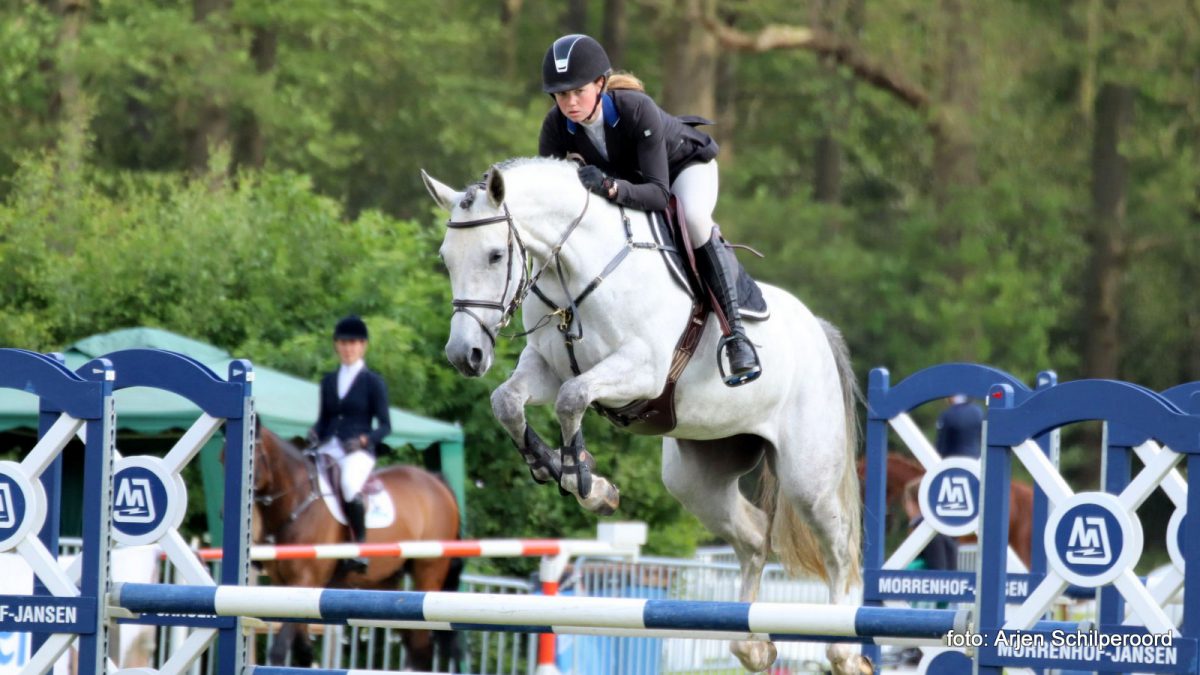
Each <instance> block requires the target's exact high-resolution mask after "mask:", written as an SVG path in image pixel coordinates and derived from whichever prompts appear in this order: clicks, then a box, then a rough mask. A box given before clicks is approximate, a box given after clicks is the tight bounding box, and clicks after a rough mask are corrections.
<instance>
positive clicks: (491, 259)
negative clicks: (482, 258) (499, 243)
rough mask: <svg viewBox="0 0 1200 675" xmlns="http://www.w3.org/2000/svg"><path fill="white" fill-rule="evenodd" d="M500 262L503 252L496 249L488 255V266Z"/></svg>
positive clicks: (502, 258)
mask: <svg viewBox="0 0 1200 675" xmlns="http://www.w3.org/2000/svg"><path fill="white" fill-rule="evenodd" d="M501 260H504V251H501V250H500V249H496V250H494V251H492V252H491V253H489V254H488V264H489V265H495V264H496V263H498V262H500V261H501Z"/></svg>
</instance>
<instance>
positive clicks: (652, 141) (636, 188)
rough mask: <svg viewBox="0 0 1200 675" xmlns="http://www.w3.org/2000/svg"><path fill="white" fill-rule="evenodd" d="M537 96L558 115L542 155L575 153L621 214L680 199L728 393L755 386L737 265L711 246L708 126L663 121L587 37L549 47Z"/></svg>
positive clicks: (593, 186)
mask: <svg viewBox="0 0 1200 675" xmlns="http://www.w3.org/2000/svg"><path fill="white" fill-rule="evenodd" d="M542 90H543V91H544V92H546V93H547V94H549V95H550V96H551V97H553V98H554V101H555V106H554V107H553V108H551V109H550V110H549V111H548V112H547V114H546V118H545V120H544V121H543V123H542V131H541V136H540V138H539V140H538V154H539V155H541V156H543V157H558V158H565V157H566V156H567V155H568V154H570V153H578V154H579V155H581V156H582V157H583V158H584V160H585V161H586V162H587V164H586V165H585V166H582V167H580V168H579V180H580V182H582V183H583V185H584V187H586V188H587V189H588V190H590V191H591V192H593V193H595V194H597V195H600V196H601V197H604V198H605V199H608V200H609V201H611V202H613V203H615V204H618V205H621V206H627V207H630V208H635V209H641V210H644V211H664V210H666V208H667V202H668V199H669V197H670V195H672V194H673V195H675V196H676V198H677V199H678V201H679V208H680V209H681V210H682V211H683V216H684V220H685V221H686V222H687V226H688V233H689V235H690V237H691V240H692V246H694V247H695V250H696V262H697V266H698V267H699V268H700V273H701V274H702V275H703V276H704V277H705V281H706V283H708V285H709V286H710V287H711V288H712V289H713V292H714V294H715V295H716V296H717V300H718V302H719V303H720V305H721V309H722V311H723V313H724V314H725V316H726V319H727V320H728V322H729V328H730V330H731V335H730V338H729V339H727V340H726V341H725V342H724V343H723V344H724V345H727V348H728V356H729V363H730V373H729V376H728V377H727V378H726V381H725V383H726V384H728V385H730V386H737V385H740V384H745V383H746V382H750V381H752V380H754V379H755V378H757V377H758V375H759V374H760V373H761V370H762V369H761V366H760V365H759V363H758V356H757V354H756V353H755V351H754V348H753V346H752V345H751V344H750V341H749V340H748V339H747V338H746V337H745V332H744V329H743V327H742V322H741V318H740V315H739V306H738V295H737V275H738V269H739V268H738V263H737V260H736V258H734V256H733V253H732V252H731V251H730V250H729V249H728V248H727V247H726V246H725V244H724V242H723V240H721V239H720V237H713V236H712V235H713V233H714V228H715V227H716V223H715V222H714V221H713V216H712V214H713V209H714V208H715V207H716V203H717V188H718V179H717V163H716V156H717V143H716V141H714V140H713V139H712V137H711V136H709V135H708V134H706V133H704V132H702V131H700V130H698V129H696V128H695V125H697V124H711V122H710V121H708V120H704V119H703V118H697V117H690V116H689V117H676V116H674V115H671V114H669V113H667V112H665V111H663V110H662V109H661V108H660V107H659V106H658V104H657V103H655V102H654V100H653V99H652V98H650V97H649V96H647V95H646V93H645V90H644V87H643V86H642V83H641V81H639V80H638V79H637V78H636V77H633V76H632V75H629V74H627V73H617V74H613V70H612V64H611V63H610V62H609V59H608V54H607V53H606V52H605V51H604V47H602V46H601V45H600V43H599V42H597V41H596V40H594V39H592V38H590V37H588V36H587V35H578V34H576V35H565V36H563V37H560V38H558V39H557V40H555V41H554V43H553V44H552V45H550V48H549V49H548V50H546V56H545V58H544V59H543V60H542ZM718 358H719V355H718Z"/></svg>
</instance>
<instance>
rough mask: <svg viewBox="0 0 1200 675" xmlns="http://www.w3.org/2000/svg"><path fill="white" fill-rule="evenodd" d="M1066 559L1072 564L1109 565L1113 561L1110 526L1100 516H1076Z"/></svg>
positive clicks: (1068, 542) (1068, 541)
mask: <svg viewBox="0 0 1200 675" xmlns="http://www.w3.org/2000/svg"><path fill="white" fill-rule="evenodd" d="M1066 560H1067V562H1068V563H1070V564H1072V565H1107V564H1109V563H1110V562H1112V548H1111V547H1110V546H1109V544H1108V527H1107V526H1106V525H1105V522H1104V518H1102V517H1100V516H1075V522H1074V524H1072V525H1071V536H1070V538H1069V539H1068V540H1067V551H1066Z"/></svg>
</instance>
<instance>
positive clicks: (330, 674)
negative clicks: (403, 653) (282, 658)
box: [246, 666, 436, 675]
mask: <svg viewBox="0 0 1200 675" xmlns="http://www.w3.org/2000/svg"><path fill="white" fill-rule="evenodd" d="M246 675H436V673H428V672H418V671H415V670H365V669H361V670H360V669H356V668H352V669H350V670H338V669H331V668H292V667H286V666H251V667H250V668H248V669H247V670H246Z"/></svg>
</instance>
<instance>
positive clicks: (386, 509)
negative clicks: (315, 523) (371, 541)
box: [317, 471, 396, 530]
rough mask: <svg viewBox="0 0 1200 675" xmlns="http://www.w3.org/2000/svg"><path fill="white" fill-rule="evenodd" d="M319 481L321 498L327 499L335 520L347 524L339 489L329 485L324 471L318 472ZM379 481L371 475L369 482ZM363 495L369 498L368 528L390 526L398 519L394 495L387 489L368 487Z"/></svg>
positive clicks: (326, 502) (326, 503)
mask: <svg viewBox="0 0 1200 675" xmlns="http://www.w3.org/2000/svg"><path fill="white" fill-rule="evenodd" d="M317 481H318V483H319V487H320V489H321V498H322V499H324V500H325V506H327V507H329V512H330V513H332V514H333V518H334V520H337V521H338V522H339V523H341V524H343V525H346V524H348V523H347V521H346V513H345V511H343V510H342V500H341V499H340V498H339V497H338V494H337V491H336V490H334V489H333V487H332V486H330V485H329V478H328V477H327V476H326V475H325V472H324V471H319V472H317ZM372 482H377V479H376V478H375V477H371V478H370V479H369V480H368V481H367V483H368V484H370V483H372ZM363 496H365V497H366V499H367V517H366V523H367V529H368V530H373V529H376V528H380V527H388V526H390V525H391V524H392V523H393V522H395V521H396V505H395V504H393V503H392V496H391V495H390V494H388V491H387V490H378V491H376V492H372V491H369V490H368V489H367V488H366V487H364V488H363Z"/></svg>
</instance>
